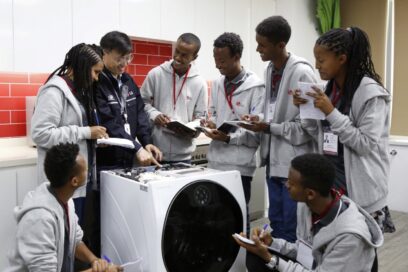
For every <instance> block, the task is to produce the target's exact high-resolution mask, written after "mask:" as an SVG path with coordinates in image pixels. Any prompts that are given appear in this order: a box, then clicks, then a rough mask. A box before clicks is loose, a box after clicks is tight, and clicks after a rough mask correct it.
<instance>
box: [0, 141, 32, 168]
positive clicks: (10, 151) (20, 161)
mask: <svg viewBox="0 0 408 272" xmlns="http://www.w3.org/2000/svg"><path fill="white" fill-rule="evenodd" d="M36 163H37V149H36V148H35V147H31V146H28V144H27V138H26V137H18V138H0V168H5V167H13V166H20V165H32V164H36Z"/></svg>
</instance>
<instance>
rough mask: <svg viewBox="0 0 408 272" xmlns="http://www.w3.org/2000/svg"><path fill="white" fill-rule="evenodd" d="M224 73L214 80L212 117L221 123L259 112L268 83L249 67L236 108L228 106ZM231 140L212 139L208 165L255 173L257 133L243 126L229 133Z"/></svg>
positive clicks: (234, 99)
mask: <svg viewBox="0 0 408 272" xmlns="http://www.w3.org/2000/svg"><path fill="white" fill-rule="evenodd" d="M224 80H225V76H221V77H220V78H219V79H217V80H215V81H213V84H212V88H211V99H210V110H209V111H210V114H211V115H213V114H214V113H215V112H216V115H215V118H214V119H213V121H214V122H215V123H216V126H217V127H219V126H221V124H222V123H223V122H224V121H229V120H236V119H238V120H240V119H241V116H242V115H244V114H249V113H251V114H258V113H261V112H262V110H263V103H264V97H265V87H264V84H263V82H262V81H261V80H260V79H259V78H258V76H257V75H255V74H254V73H253V72H251V71H246V74H245V76H244V82H243V83H242V84H241V85H240V86H239V87H238V88H237V89H236V90H235V91H234V93H233V96H232V103H233V107H234V112H235V113H233V112H232V110H231V109H230V107H229V106H228V102H227V100H226V97H225V90H224ZM230 137H231V139H230V141H229V143H228V144H227V143H225V142H221V141H216V140H213V141H211V143H210V148H209V151H208V155H207V158H208V163H209V164H208V167H209V168H214V169H218V170H238V171H240V172H241V175H243V176H253V175H254V172H255V168H256V158H255V153H256V150H257V149H258V146H259V140H258V137H257V136H256V135H255V134H254V133H253V132H251V131H248V130H245V129H243V128H240V129H237V130H236V131H235V132H233V133H230Z"/></svg>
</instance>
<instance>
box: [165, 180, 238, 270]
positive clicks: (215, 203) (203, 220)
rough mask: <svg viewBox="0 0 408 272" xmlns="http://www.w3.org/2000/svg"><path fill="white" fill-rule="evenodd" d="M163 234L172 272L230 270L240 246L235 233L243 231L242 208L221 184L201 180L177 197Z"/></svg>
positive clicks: (168, 266) (169, 267)
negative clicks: (233, 235) (234, 238)
mask: <svg viewBox="0 0 408 272" xmlns="http://www.w3.org/2000/svg"><path fill="white" fill-rule="evenodd" d="M164 224H165V225H164V227H163V230H164V231H163V235H162V253H163V261H164V264H165V266H166V269H167V271H169V272H184V271H188V272H191V271H195V272H201V271H203V272H204V271H205V272H208V271H211V272H221V271H228V270H229V269H230V268H231V266H232V264H233V263H234V261H235V259H236V257H237V255H238V251H239V246H238V245H237V243H236V242H235V241H234V240H233V238H232V236H231V235H232V234H233V233H239V232H241V231H242V229H243V216H242V212H241V208H240V206H239V204H238V202H237V201H236V199H235V198H234V196H233V195H232V194H231V193H230V192H229V191H228V190H227V189H225V188H224V187H222V186H221V185H219V184H217V183H214V182H212V181H209V180H198V181H196V182H193V183H190V184H188V185H187V186H185V187H184V188H183V189H182V190H180V191H179V192H178V194H177V195H176V196H175V197H174V198H173V200H172V203H171V205H170V207H169V209H168V211H167V216H166V220H165V222H164Z"/></svg>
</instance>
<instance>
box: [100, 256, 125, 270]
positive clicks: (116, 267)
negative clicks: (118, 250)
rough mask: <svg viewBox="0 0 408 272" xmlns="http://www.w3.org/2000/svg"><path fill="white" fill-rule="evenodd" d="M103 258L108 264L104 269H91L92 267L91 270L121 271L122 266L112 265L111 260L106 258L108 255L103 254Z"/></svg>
mask: <svg viewBox="0 0 408 272" xmlns="http://www.w3.org/2000/svg"><path fill="white" fill-rule="evenodd" d="M102 258H103V260H105V261H106V262H107V263H108V266H107V267H106V269H105V270H93V267H92V272H96V271H98V272H99V271H104V272H117V271H123V270H124V269H123V267H121V266H119V265H114V264H113V263H112V261H111V260H110V259H109V258H108V256H106V255H103V257H102Z"/></svg>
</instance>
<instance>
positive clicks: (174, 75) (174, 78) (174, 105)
mask: <svg viewBox="0 0 408 272" xmlns="http://www.w3.org/2000/svg"><path fill="white" fill-rule="evenodd" d="M190 67H191V66H190ZM190 67H188V69H187V72H186V74H185V76H184V79H183V83H181V87H180V90H179V92H178V94H177V97H176V71H174V69H173V110H175V109H176V104H177V100H178V98H179V96H180V94H181V91H182V90H183V87H184V83H186V81H187V77H188V72H190Z"/></svg>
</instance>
